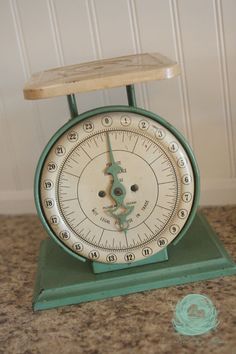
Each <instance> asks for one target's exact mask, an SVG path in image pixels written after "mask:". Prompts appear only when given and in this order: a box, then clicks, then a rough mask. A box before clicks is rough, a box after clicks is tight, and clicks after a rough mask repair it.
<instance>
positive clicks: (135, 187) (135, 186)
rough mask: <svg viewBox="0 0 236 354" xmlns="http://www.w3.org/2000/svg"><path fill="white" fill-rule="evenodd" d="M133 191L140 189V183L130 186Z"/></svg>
mask: <svg viewBox="0 0 236 354" xmlns="http://www.w3.org/2000/svg"><path fill="white" fill-rule="evenodd" d="M130 189H131V191H132V192H137V191H138V185H137V184H133V185H132V186H131V187H130Z"/></svg>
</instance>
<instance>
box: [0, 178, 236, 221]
mask: <svg viewBox="0 0 236 354" xmlns="http://www.w3.org/2000/svg"><path fill="white" fill-rule="evenodd" d="M227 204H236V179H219V180H205V181H204V182H203V181H202V183H201V198H200V205H201V206H210V205H212V206H213V205H227ZM27 213H29V214H35V213H36V208H35V205H34V197H33V191H32V190H24V191H4V192H0V214H27Z"/></svg>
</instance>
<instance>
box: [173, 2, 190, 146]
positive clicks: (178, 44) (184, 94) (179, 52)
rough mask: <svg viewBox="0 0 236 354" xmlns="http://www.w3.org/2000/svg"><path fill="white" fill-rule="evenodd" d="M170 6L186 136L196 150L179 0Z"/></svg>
mask: <svg viewBox="0 0 236 354" xmlns="http://www.w3.org/2000/svg"><path fill="white" fill-rule="evenodd" d="M169 5H170V13H171V22H172V29H173V38H174V45H175V52H176V57H177V61H178V63H179V64H180V67H181V74H180V95H181V101H182V109H183V113H184V127H185V135H186V136H187V138H188V141H189V142H190V143H191V145H192V147H193V148H194V141H193V133H192V126H191V114H190V103H189V96H188V86H187V78H186V73H185V62H184V51H183V44H182V35H181V25H180V19H179V8H178V2H177V0H170V1H169Z"/></svg>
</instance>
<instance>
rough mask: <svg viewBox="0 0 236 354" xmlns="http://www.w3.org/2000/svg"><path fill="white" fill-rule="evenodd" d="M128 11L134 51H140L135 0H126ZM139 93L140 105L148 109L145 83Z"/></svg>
mask: <svg viewBox="0 0 236 354" xmlns="http://www.w3.org/2000/svg"><path fill="white" fill-rule="evenodd" d="M127 4H128V12H129V19H130V28H131V35H132V39H133V46H134V52H135V53H137V54H138V53H142V51H143V50H142V44H141V38H140V29H139V24H138V16H137V10H136V3H135V0H128V1H127ZM141 93H142V101H143V102H142V106H143V107H145V108H146V109H149V107H150V104H149V100H148V94H147V86H146V84H142V85H141Z"/></svg>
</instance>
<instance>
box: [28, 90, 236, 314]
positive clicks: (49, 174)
mask: <svg viewBox="0 0 236 354" xmlns="http://www.w3.org/2000/svg"><path fill="white" fill-rule="evenodd" d="M126 90H127V98H128V105H127V106H107V107H101V108H97V109H94V110H91V111H88V112H85V113H83V114H78V109H77V106H76V100H75V96H74V94H70V95H68V96H67V98H68V104H69V109H70V112H71V120H70V121H69V122H67V123H66V124H65V125H64V126H63V127H61V128H60V129H59V130H58V131H57V132H56V133H55V134H54V136H53V137H52V138H51V140H50V141H49V142H48V144H47V145H46V147H45V149H44V151H43V153H42V155H41V157H40V159H39V163H38V166H37V169H36V174H35V204H36V208H37V212H38V215H39V217H40V220H41V222H42V224H43V226H44V227H45V229H46V232H47V233H48V235H49V236H50V239H49V240H45V241H43V243H42V247H41V251H40V259H39V269H38V275H37V281H36V287H35V295H34V301H33V305H34V309H35V310H41V309H47V308H51V307H57V306H62V305H67V304H75V303H80V302H84V301H91V300H96V299H101V298H106V297H110V296H116V295H123V294H127V293H132V292H136V291H143V290H148V289H155V288H159V287H163V286H170V285H176V284H183V283H186V282H190V281H195V280H203V279H209V278H213V277H217V276H220V275H226V274H227V275H229V274H234V273H235V272H236V269H235V265H234V264H233V262H232V260H231V259H230V258H229V256H228V255H227V253H226V251H225V250H224V248H223V246H222V245H221V244H220V242H219V240H218V239H217V237H216V235H215V233H214V232H213V230H211V228H210V227H209V225H208V224H207V223H206V221H205V220H204V218H203V217H202V216H201V215H198V214H197V207H198V202H199V195H200V184H199V183H200V182H199V170H198V167H197V163H196V160H195V158H194V155H193V152H192V150H191V148H190V147H189V145H188V143H187V142H186V140H185V139H184V137H183V136H182V135H181V134H180V133H179V132H178V131H177V130H176V129H175V128H174V127H173V126H172V125H170V124H169V123H168V122H167V121H165V120H164V119H163V118H161V117H159V116H158V115H156V114H154V113H152V112H148V111H146V110H144V109H141V108H138V107H137V106H136V98H135V92H134V86H133V85H127V86H126Z"/></svg>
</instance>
